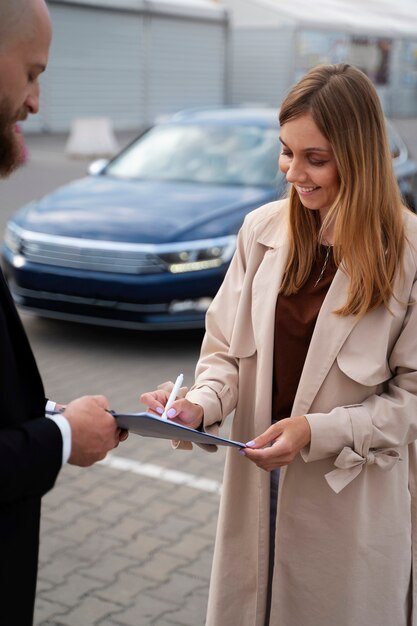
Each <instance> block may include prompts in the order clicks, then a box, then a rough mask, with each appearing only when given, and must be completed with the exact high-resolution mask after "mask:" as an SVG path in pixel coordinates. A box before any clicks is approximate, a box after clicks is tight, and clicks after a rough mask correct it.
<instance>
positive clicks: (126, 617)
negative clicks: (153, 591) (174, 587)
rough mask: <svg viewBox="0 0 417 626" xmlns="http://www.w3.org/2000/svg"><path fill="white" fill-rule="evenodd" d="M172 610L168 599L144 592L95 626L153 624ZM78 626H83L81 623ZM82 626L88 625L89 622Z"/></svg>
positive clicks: (142, 625)
mask: <svg viewBox="0 0 417 626" xmlns="http://www.w3.org/2000/svg"><path fill="white" fill-rule="evenodd" d="M171 610H172V604H171V603H169V602H167V601H166V600H163V599H162V598H159V597H158V598H157V599H155V598H152V597H151V596H149V595H148V594H146V593H142V594H140V596H138V598H137V599H136V600H135V602H134V603H133V604H132V606H130V607H128V608H127V609H125V610H123V611H121V612H119V613H117V615H111V616H109V620H107V619H105V620H102V621H101V622H98V623H97V625H95V626H109V624H111V625H112V626H113V624H114V626H150V625H151V624H158V621H159V619H160V618H162V616H163V615H164V614H166V612H167V611H171ZM74 626H75V625H74ZM77 626H81V623H79V624H77ZM82 626H87V624H83V625H82ZM88 626H89V625H88Z"/></svg>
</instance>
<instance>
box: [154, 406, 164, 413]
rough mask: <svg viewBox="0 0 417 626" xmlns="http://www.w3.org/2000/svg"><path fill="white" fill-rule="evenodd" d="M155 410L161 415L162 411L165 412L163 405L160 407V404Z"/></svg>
mask: <svg viewBox="0 0 417 626" xmlns="http://www.w3.org/2000/svg"><path fill="white" fill-rule="evenodd" d="M155 411H156V412H157V413H159V415H162V413H163V412H164V409H163V408H162V407H160V406H157V407H156V409H155Z"/></svg>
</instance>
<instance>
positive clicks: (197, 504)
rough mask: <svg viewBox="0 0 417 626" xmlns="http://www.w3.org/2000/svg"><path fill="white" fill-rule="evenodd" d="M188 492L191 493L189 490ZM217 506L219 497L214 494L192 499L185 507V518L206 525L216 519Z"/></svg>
mask: <svg viewBox="0 0 417 626" xmlns="http://www.w3.org/2000/svg"><path fill="white" fill-rule="evenodd" d="M188 491H191V490H190V489H189V490H188ZM218 505H219V497H218V496H217V495H214V494H207V496H206V495H202V496H200V495H199V497H198V498H197V499H194V500H193V502H192V503H190V505H189V506H188V507H187V510H186V514H187V518H190V519H194V520H196V521H197V522H201V523H203V524H204V523H206V522H208V521H210V520H212V518H213V517H215V518H217V509H218Z"/></svg>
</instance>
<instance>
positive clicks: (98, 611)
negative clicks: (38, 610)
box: [52, 597, 120, 626]
mask: <svg viewBox="0 0 417 626" xmlns="http://www.w3.org/2000/svg"><path fill="white" fill-rule="evenodd" d="M118 610H120V606H117V604H114V603H113V602H106V601H105V600H101V599H99V598H95V597H88V598H85V599H83V600H82V601H81V602H80V603H79V604H78V605H77V606H76V607H74V608H73V609H72V610H71V611H68V612H67V613H65V614H62V613H61V614H56V615H53V616H52V619H54V620H55V621H56V623H57V624H59V625H61V624H62V626H90V625H92V624H96V622H99V621H100V620H103V618H106V617H107V616H110V615H111V614H112V613H115V612H116V611H118Z"/></svg>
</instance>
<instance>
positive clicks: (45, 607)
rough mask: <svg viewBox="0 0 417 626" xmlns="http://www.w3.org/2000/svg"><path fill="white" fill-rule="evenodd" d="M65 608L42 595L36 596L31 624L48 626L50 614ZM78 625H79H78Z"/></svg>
mask: <svg viewBox="0 0 417 626" xmlns="http://www.w3.org/2000/svg"><path fill="white" fill-rule="evenodd" d="M63 609H65V607H64V606H62V605H61V604H58V602H50V601H49V600H46V599H45V598H42V597H37V598H36V605H35V614H34V618H33V626H46V625H48V626H50V622H49V619H50V616H51V615H52V614H54V613H55V614H56V613H58V612H59V611H62V610H63ZM79 626H80V625H79Z"/></svg>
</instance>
